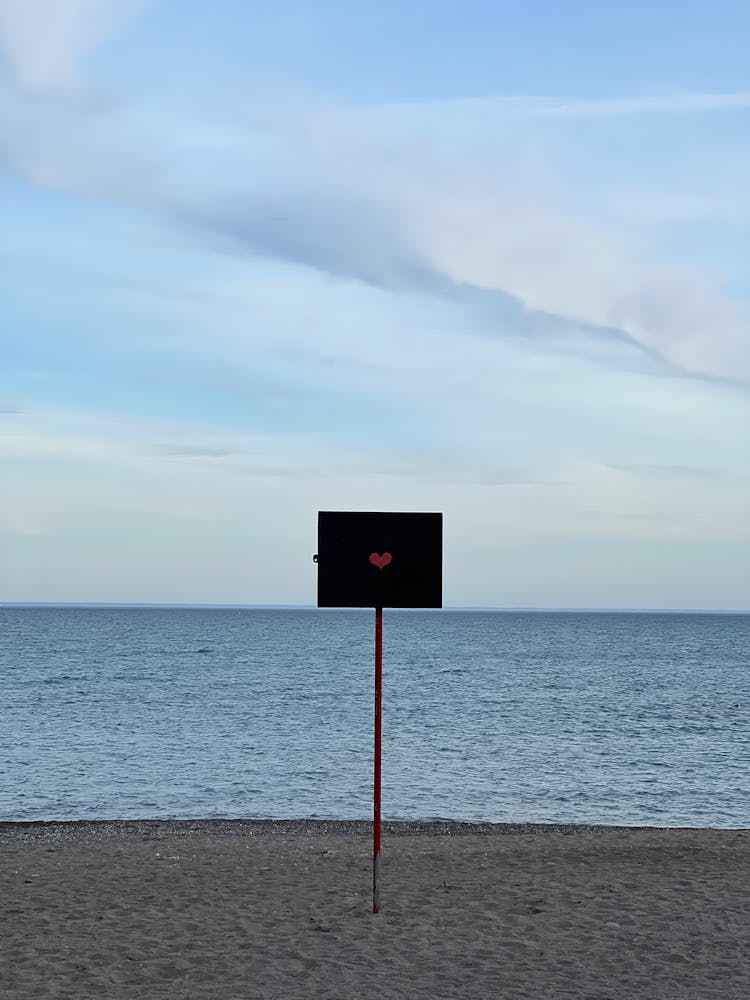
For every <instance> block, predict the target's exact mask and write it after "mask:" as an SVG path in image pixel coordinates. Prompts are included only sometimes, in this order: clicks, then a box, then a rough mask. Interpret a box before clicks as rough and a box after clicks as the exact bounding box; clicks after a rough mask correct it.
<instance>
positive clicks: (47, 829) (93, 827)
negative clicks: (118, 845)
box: [0, 817, 750, 845]
mask: <svg viewBox="0 0 750 1000" xmlns="http://www.w3.org/2000/svg"><path fill="white" fill-rule="evenodd" d="M382 833H383V836H384V837H392V838H402V837H409V838H411V837H431V838H433V837H487V838H497V837H544V836H563V837H570V836H590V837H592V836H593V837H596V836H600V837H601V836H608V835H612V834H638V833H640V834H670V833H673V834H683V835H688V836H689V835H690V834H728V835H729V834H733V835H736V836H739V837H742V836H743V835H747V836H748V837H749V838H750V827H742V826H737V827H698V826H681V827H674V826H627V825H617V826H609V825H605V824H595V823H490V822H467V821H462V820H450V819H438V820H383V823H382ZM269 835H278V836H284V837H336V838H338V837H353V838H368V837H370V836H371V835H372V821H371V820H364V819H305V818H302V819H300V818H292V819H273V818H266V819H227V818H222V817H216V818H195V819H148V818H144V819H85V820H76V819H71V820H0V845H12V844H24V843H26V844H35V843H40V842H42V841H44V842H45V843H47V842H53V841H56V842H59V843H66V844H87V843H107V842H126V841H131V840H165V839H169V838H176V839H180V838H187V837H205V836H208V837H253V836H258V837H262V836H269Z"/></svg>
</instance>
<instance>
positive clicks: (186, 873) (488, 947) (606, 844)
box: [0, 821, 750, 1000]
mask: <svg viewBox="0 0 750 1000" xmlns="http://www.w3.org/2000/svg"><path fill="white" fill-rule="evenodd" d="M0 850H1V852H2V866H1V873H2V874H1V875H0V923H1V928H0V929H1V934H2V937H1V939H0V940H2V950H1V953H0V996H2V997H3V998H7V1000H11V998H13V1000H16V998H17V1000H26V998H29V1000H30V998H32V997H33V998H40V997H65V998H71V1000H74V998H75V1000H89V998H91V1000H94V998H95V1000H103V998H111V1000H124V998H128V1000H131V998H132V1000H135V998H138V1000H147V998H148V1000H161V998H185V1000H187V998H191V1000H192V998H196V1000H254V998H262V1000H277V998H278V1000H281V998H284V1000H296V998H300V1000H301V998H305V1000H309V998H318V997H319V998H330V1000H334V998H335V1000H356V998H370V997H373V998H374V997H383V998H393V1000H396V998H405V997H424V998H428V997H429V998H443V997H444V998H484V997H502V998H505V1000H513V998H545V1000H546V998H550V1000H551V998H566V997H570V998H575V1000H609V998H613V1000H614V998H617V1000H626V998H627V1000H633V998H641V997H642V998H650V1000H667V998H669V1000H691V998H695V1000H698V998H709V997H711V998H717V1000H718V998H722V1000H733V998H737V1000H740V998H742V1000H747V997H748V996H750V831H740V830H737V831H731V830H726V831H716V830H657V829H623V828H595V827H593V828H592V827H562V826H507V825H489V824H488V825H484V824H482V825H473V824H449V823H436V824H386V825H385V827H384V855H383V880H382V882H383V890H382V891H383V912H382V913H381V914H380V915H378V916H373V914H372V913H371V912H370V904H371V896H370V879H371V861H370V841H369V827H368V824H366V823H358V822H339V823H337V822H303V821H285V822H271V821H258V822H253V821H195V822H191V821H179V822H158V821H143V822H128V821H122V822H102V823H48V824H23V823H6V824H0Z"/></svg>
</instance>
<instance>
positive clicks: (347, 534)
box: [315, 511, 443, 608]
mask: <svg viewBox="0 0 750 1000" xmlns="http://www.w3.org/2000/svg"><path fill="white" fill-rule="evenodd" d="M315 561H316V562H317V564H318V607H320V608H441V607H442V606H443V515H442V514H396V513H358V512H354V511H320V512H319V513H318V553H317V556H316V557H315Z"/></svg>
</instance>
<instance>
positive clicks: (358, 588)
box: [313, 511, 443, 913]
mask: <svg viewBox="0 0 750 1000" xmlns="http://www.w3.org/2000/svg"><path fill="white" fill-rule="evenodd" d="M313 560H314V562H316V563H317V565H318V607H319V608H374V609H375V734H374V735H375V739H374V762H373V814H372V912H373V913H380V855H381V808H380V805H381V801H380V800H381V787H382V734H383V608H441V607H442V606H443V515H442V514H412V513H408V514H402V513H390V512H389V513H383V512H381V513H359V512H355V511H320V512H319V513H318V552H317V554H316V555H315V556H314V557H313Z"/></svg>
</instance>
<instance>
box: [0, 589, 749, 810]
mask: <svg viewBox="0 0 750 1000" xmlns="http://www.w3.org/2000/svg"><path fill="white" fill-rule="evenodd" d="M373 619H374V616H373V613H372V612H364V611H363V612H359V611H317V610H310V611H291V610H289V611H282V610H279V611H275V610H247V609H190V608H81V607H78V608H62V607H46V608H43V607H38V608H36V607H0V629H1V636H2V642H0V683H1V684H2V688H1V690H2V698H1V700H0V819H2V820H39V819H84V818H86V819H88V818H117V817H120V818H126V817H155V818H158V817H191V818H192V817H212V816H223V817H305V816H307V817H313V816H315V817H327V818H356V817H363V818H364V817H368V816H369V815H370V814H371V803H372V777H371V775H372V711H373V691H372V688H373V629H374V620H373ZM749 640H750V616H748V615H719V614H716V615H697V614H603V613H591V614H579V613H500V612H498V613H495V612H388V611H386V612H385V614H384V670H383V674H384V707H383V741H384V742H383V815H384V818H386V819H429V818H438V817H440V818H452V819H459V820H490V821H504V822H505V821H507V822H574V823H602V824H628V825H630V824H637V825H650V826H714V827H748V826H750V642H749Z"/></svg>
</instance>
